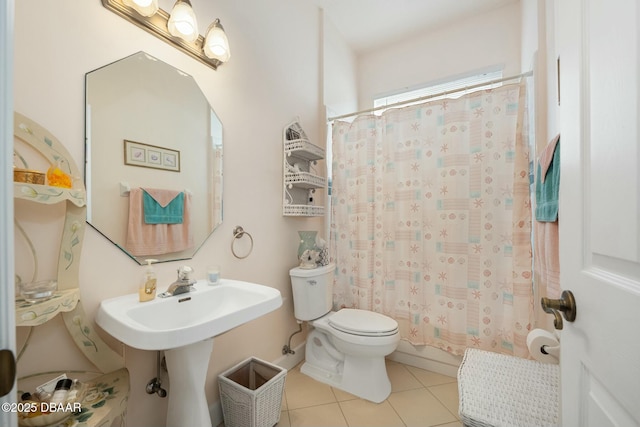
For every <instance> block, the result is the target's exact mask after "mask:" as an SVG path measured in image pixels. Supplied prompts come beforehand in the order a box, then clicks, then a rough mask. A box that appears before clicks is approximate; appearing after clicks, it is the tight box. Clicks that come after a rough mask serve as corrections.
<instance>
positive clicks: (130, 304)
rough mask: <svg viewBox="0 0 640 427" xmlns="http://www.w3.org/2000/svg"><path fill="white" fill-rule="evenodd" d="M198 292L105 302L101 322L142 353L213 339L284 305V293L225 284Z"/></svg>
mask: <svg viewBox="0 0 640 427" xmlns="http://www.w3.org/2000/svg"><path fill="white" fill-rule="evenodd" d="M194 287H195V288H196V290H194V291H191V292H187V293H184V294H180V295H175V296H170V297H167V298H156V299H154V300H153V301H149V302H139V301H138V294H137V293H136V294H129V295H124V296H120V297H116V298H111V299H107V300H104V301H102V303H100V308H99V309H98V315H97V317H96V322H97V323H98V325H100V327H102V329H104V330H105V331H106V332H108V333H109V334H110V335H112V336H113V337H115V338H117V339H118V340H120V341H122V342H123V343H125V344H127V345H129V346H131V347H134V348H138V349H141V350H167V349H172V348H177V347H182V346H185V345H189V344H193V343H196V342H198V341H202V340H205V339H207V338H212V337H214V336H216V335H219V334H221V333H223V332H226V331H228V330H230V329H233V328H235V327H236V326H240V325H242V324H243V323H246V322H249V321H251V320H254V319H256V318H258V317H260V316H263V315H265V314H267V313H269V312H271V311H273V310H275V309H277V308H278V307H280V306H281V305H282V297H281V296H280V291H278V290H277V289H274V288H270V287H268V286H263V285H257V284H254V283H249V282H242V281H238V280H229V279H222V280H221V281H220V284H218V285H215V286H209V285H208V284H207V282H206V281H204V280H203V281H198V282H197V283H196V284H195V285H194Z"/></svg>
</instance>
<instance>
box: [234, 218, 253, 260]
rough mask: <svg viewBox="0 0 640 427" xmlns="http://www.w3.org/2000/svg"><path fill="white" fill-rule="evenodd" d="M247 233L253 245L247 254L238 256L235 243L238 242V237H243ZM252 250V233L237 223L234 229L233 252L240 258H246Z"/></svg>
mask: <svg viewBox="0 0 640 427" xmlns="http://www.w3.org/2000/svg"><path fill="white" fill-rule="evenodd" d="M245 234H246V235H247V236H249V239H250V240H251V247H250V248H249V252H247V254H246V255H244V256H238V254H237V253H236V251H235V249H234V247H233V244H234V243H235V242H236V239H241V238H242V237H243V236H244V235H245ZM252 250H253V237H252V236H251V234H249V233H248V232H246V231H244V229H243V228H242V227H240V226H239V225H236V228H234V229H233V240H232V241H231V253H232V254H233V256H234V257H236V258H238V259H245V258H246V257H248V256H249V254H251V251H252Z"/></svg>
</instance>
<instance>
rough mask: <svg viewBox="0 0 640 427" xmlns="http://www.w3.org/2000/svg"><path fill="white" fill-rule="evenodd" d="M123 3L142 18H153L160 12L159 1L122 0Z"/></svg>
mask: <svg viewBox="0 0 640 427" xmlns="http://www.w3.org/2000/svg"><path fill="white" fill-rule="evenodd" d="M122 3H123V4H124V5H125V6H128V7H130V8H132V9H133V10H135V11H136V12H138V13H139V14H140V15H142V16H153V15H155V14H156V12H157V11H158V0H122Z"/></svg>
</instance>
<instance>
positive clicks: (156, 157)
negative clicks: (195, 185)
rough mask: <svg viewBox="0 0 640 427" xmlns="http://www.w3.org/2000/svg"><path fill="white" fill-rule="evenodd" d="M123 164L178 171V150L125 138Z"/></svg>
mask: <svg viewBox="0 0 640 427" xmlns="http://www.w3.org/2000/svg"><path fill="white" fill-rule="evenodd" d="M124 164H125V165H129V166H141V167H145V168H153V169H162V170H167V171H172V172H180V151H178V150H172V149H171V148H165V147H158V146H157V145H150V144H143V143H141V142H136V141H130V140H128V139H125V140H124Z"/></svg>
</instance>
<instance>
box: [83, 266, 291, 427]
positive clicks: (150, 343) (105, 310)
mask: <svg viewBox="0 0 640 427" xmlns="http://www.w3.org/2000/svg"><path fill="white" fill-rule="evenodd" d="M281 305H282V297H281V295H280V291H278V290H277V289H274V288H270V287H268V286H263V285H258V284H255V283H249V282H243V281H238V280H230V279H222V280H221V281H220V284H219V285H215V286H209V285H208V284H207V282H206V281H198V282H197V283H196V284H195V285H194V290H193V291H191V292H187V293H183V294H180V295H175V296H171V297H168V298H156V299H155V300H153V301H149V302H144V303H141V302H138V294H137V293H136V294H129V295H124V296H121V297H116V298H111V299H107V300H104V301H102V303H100V307H99V309H98V314H97V316H96V322H97V323H98V325H100V327H102V329H104V330H105V331H106V332H108V333H109V334H111V335H112V336H113V337H115V338H117V339H118V340H120V341H122V342H123V343H125V344H127V345H129V346H131V347H134V348H138V349H141V350H164V354H165V358H166V361H167V369H168V371H169V377H170V378H171V389H170V390H169V408H168V414H167V426H170V427H174V426H176V427H179V426H180V427H181V426H202V427H210V426H211V418H210V416H209V410H208V405H207V401H206V398H205V390H204V385H205V380H206V376H207V368H208V366H209V358H210V357H211V351H212V350H213V337H215V336H216V335H219V334H221V333H223V332H226V331H228V330H230V329H233V328H235V327H236V326H240V325H242V324H243V323H246V322H249V321H251V320H254V319H256V318H258V317H260V316H263V315H265V314H267V313H269V312H271V311H273V310H275V309H277V308H278V307H280V306H281Z"/></svg>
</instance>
